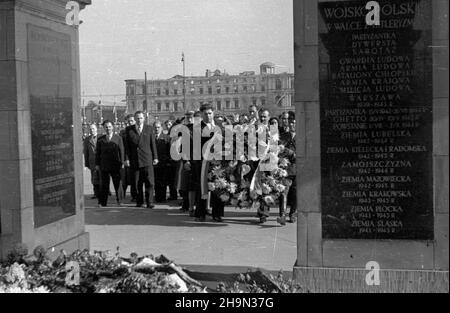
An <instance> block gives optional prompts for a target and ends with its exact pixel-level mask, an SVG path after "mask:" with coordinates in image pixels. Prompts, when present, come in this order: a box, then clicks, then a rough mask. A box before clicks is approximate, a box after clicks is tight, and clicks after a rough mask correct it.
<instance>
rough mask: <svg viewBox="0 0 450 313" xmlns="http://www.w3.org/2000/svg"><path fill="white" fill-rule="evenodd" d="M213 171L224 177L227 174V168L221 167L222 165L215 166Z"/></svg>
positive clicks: (217, 175)
mask: <svg viewBox="0 0 450 313" xmlns="http://www.w3.org/2000/svg"><path fill="white" fill-rule="evenodd" d="M211 173H212V174H213V175H214V176H216V177H223V175H224V174H225V169H223V168H221V167H220V166H215V167H214V168H213V170H212V171H211Z"/></svg>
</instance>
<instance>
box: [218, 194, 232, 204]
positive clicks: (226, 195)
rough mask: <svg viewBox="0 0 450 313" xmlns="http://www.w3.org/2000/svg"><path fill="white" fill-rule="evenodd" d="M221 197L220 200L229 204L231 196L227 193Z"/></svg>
mask: <svg viewBox="0 0 450 313" xmlns="http://www.w3.org/2000/svg"><path fill="white" fill-rule="evenodd" d="M219 197H220V200H222V201H223V202H227V201H228V200H230V195H229V194H227V193H223V194H221V195H220V196H219Z"/></svg>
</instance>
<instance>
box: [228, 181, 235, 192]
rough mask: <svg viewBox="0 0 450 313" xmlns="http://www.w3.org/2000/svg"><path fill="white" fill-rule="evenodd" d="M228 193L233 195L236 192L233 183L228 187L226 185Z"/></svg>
mask: <svg viewBox="0 0 450 313" xmlns="http://www.w3.org/2000/svg"><path fill="white" fill-rule="evenodd" d="M227 189H228V191H229V192H230V193H232V194H233V193H235V192H236V190H237V185H236V184H235V183H230V184H229V185H228V188H227Z"/></svg>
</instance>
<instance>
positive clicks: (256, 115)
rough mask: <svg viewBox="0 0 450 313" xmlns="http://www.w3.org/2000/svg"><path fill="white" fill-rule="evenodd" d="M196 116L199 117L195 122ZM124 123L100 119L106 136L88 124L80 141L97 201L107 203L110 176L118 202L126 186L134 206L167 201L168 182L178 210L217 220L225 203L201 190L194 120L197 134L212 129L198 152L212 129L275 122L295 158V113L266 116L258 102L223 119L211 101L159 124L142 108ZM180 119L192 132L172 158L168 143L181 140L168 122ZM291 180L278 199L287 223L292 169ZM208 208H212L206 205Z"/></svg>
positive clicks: (292, 174) (292, 199) (292, 201)
mask: <svg viewBox="0 0 450 313" xmlns="http://www.w3.org/2000/svg"><path fill="white" fill-rule="evenodd" d="M196 119H197V121H196ZM126 122H127V127H126V128H125V129H123V130H122V131H120V133H119V134H115V133H114V126H113V123H112V122H110V121H105V122H103V128H104V130H105V135H103V136H101V137H99V138H97V137H98V134H97V127H96V126H95V124H93V125H91V126H90V136H89V137H87V138H86V139H85V140H84V157H85V166H86V167H87V168H89V169H90V171H91V182H92V184H93V188H94V197H96V198H98V203H99V206H102V207H104V206H107V204H108V203H107V202H108V195H110V191H109V186H110V179H112V182H113V185H114V189H115V194H116V202H117V204H118V205H121V203H122V201H123V198H124V196H125V193H126V189H127V187H128V186H130V193H131V198H132V201H133V202H136V206H137V207H144V205H145V207H147V208H153V207H154V203H155V202H157V203H161V202H165V201H166V196H167V187H169V200H176V199H178V194H180V196H181V197H182V198H183V202H182V207H181V211H183V212H187V213H188V214H189V215H190V216H192V217H195V219H196V221H199V222H203V221H205V220H206V216H207V215H208V214H211V215H212V218H213V220H214V221H216V222H222V218H223V217H224V203H223V202H222V201H221V200H220V199H219V197H218V196H217V195H216V194H215V193H214V192H212V193H209V194H208V195H207V196H206V195H205V194H204V192H203V191H202V190H201V186H200V185H201V181H202V179H203V178H202V177H201V175H202V174H201V169H202V159H203V156H201V158H200V159H196V158H194V157H193V154H194V153H195V152H194V149H193V147H194V143H193V141H194V139H193V137H194V135H193V133H194V122H197V123H199V124H200V129H201V133H202V134H204V133H205V132H204V129H205V128H206V130H210V131H211V132H208V131H207V132H206V133H210V134H211V135H210V136H209V137H208V136H206V137H205V136H202V137H201V151H202V150H203V146H204V145H205V143H206V142H208V141H209V140H210V139H211V138H212V137H213V134H214V131H213V129H214V128H215V127H217V126H218V127H220V128H221V129H222V130H223V128H224V126H226V125H227V124H228V125H230V124H231V125H235V124H242V123H245V124H255V125H256V126H257V127H267V129H269V128H270V127H271V126H276V127H277V128H278V129H279V135H280V144H283V145H284V146H285V149H287V151H288V152H290V154H291V156H292V161H293V163H295V114H294V113H293V112H285V113H283V114H282V115H281V116H280V119H278V118H276V117H270V112H269V111H268V110H266V109H261V110H258V109H257V107H256V106H250V107H249V113H248V115H247V114H245V115H244V116H236V117H235V118H234V119H233V120H231V119H227V118H225V119H223V117H220V118H218V117H216V116H215V115H214V111H213V107H212V106H211V105H210V104H204V105H202V106H201V108H200V111H198V112H193V111H190V112H187V113H186V115H185V117H184V118H182V119H179V120H177V121H176V122H175V125H172V123H170V124H165V125H164V126H165V127H166V128H167V129H166V130H165V131H164V127H163V124H162V123H161V122H160V121H156V122H155V123H154V124H153V127H152V126H149V125H147V124H146V123H145V114H144V113H143V112H141V111H138V112H136V113H135V114H134V115H129V116H127V118H126ZM178 124H183V125H184V126H186V129H188V130H189V133H190V144H191V149H190V155H184V156H183V158H182V159H181V160H173V159H172V157H171V151H170V150H171V147H172V146H173V145H174V144H175V141H176V140H177V139H179V135H178V134H175V135H173V134H172V135H173V136H172V137H171V136H170V130H171V128H172V127H175V126H177V125H178ZM288 172H289V176H290V178H291V179H292V181H293V185H292V186H291V188H290V191H289V193H288V194H287V195H286V196H284V197H282V199H281V201H280V217H279V218H278V222H279V223H280V224H282V225H285V224H286V208H287V206H290V211H289V219H288V220H287V221H288V222H295V220H296V218H295V213H296V198H295V194H296V191H295V174H296V173H295V168H294V167H292V168H291V169H290V170H289V171H288ZM210 208H211V209H212V210H210ZM258 217H259V218H260V223H264V222H265V221H266V219H267V217H268V209H267V210H265V211H264V210H263V211H261V212H260V211H258Z"/></svg>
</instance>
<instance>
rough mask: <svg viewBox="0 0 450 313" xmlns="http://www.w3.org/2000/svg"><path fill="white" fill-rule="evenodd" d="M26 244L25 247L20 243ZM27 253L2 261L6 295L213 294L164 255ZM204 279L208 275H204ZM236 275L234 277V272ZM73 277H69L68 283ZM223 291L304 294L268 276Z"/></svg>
mask: <svg viewBox="0 0 450 313" xmlns="http://www.w3.org/2000/svg"><path fill="white" fill-rule="evenodd" d="M17 246H23V245H20V244H19V245H17ZM26 251H27V249H22V247H20V248H19V249H17V248H16V247H15V248H14V250H13V251H11V252H10V253H9V255H8V258H7V260H6V261H5V262H3V263H0V294H1V293H180V292H182V293H186V292H187V293H208V292H212V291H214V290H210V289H208V288H207V287H205V286H204V285H203V284H202V283H201V282H199V281H197V280H195V279H194V278H192V277H191V276H189V275H188V274H187V273H186V272H185V271H184V270H183V269H182V268H181V267H179V266H177V265H175V264H174V263H173V262H172V261H170V260H168V259H167V258H166V257H164V256H163V255H161V256H159V257H153V256H152V255H149V256H145V257H138V255H137V254H136V253H132V254H131V255H130V256H129V257H128V258H124V257H121V256H120V255H119V248H117V252H116V253H115V254H113V253H111V252H110V251H105V252H102V251H94V253H90V252H89V251H87V250H83V251H80V250H77V251H74V252H73V253H72V254H70V255H67V254H66V253H65V252H64V251H63V250H62V251H61V253H60V255H59V256H58V258H57V259H56V260H54V261H51V260H50V259H49V257H48V256H47V254H46V253H47V251H46V249H44V248H43V247H41V246H39V247H37V248H36V249H35V250H34V251H33V255H31V256H27V254H28V253H27V252H26ZM73 262H76V263H77V264H78V265H79V276H78V277H79V281H78V282H77V283H76V284H74V283H70V282H71V279H72V277H70V275H69V274H70V272H71V269H70V264H71V263H73ZM202 275H203V276H204V275H205V273H202ZM233 276H234V274H233ZM68 278H69V279H68ZM217 283H218V285H217V288H216V290H215V291H217V292H223V293H228V292H233V293H264V292H302V290H301V288H300V287H299V286H298V285H296V284H295V285H294V283H293V282H292V281H290V282H287V281H285V280H284V279H282V278H281V279H280V278H278V279H275V278H273V277H272V276H271V275H270V276H267V275H265V274H264V273H262V272H260V271H257V272H250V271H248V272H247V273H246V274H245V275H244V274H240V275H239V278H238V279H237V280H235V278H233V281H232V282H228V283H223V282H217Z"/></svg>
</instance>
